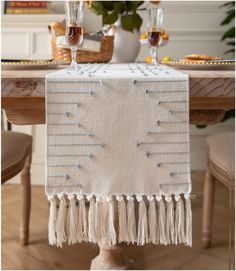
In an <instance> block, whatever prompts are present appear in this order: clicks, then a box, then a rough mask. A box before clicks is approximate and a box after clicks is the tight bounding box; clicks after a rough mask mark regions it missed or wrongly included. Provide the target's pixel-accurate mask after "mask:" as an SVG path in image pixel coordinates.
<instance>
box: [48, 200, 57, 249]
mask: <svg viewBox="0 0 236 271" xmlns="http://www.w3.org/2000/svg"><path fill="white" fill-rule="evenodd" d="M48 200H49V201H50V211H49V221H48V242H49V245H52V246H53V245H56V244H57V236H56V220H57V199H56V198H55V197H48Z"/></svg>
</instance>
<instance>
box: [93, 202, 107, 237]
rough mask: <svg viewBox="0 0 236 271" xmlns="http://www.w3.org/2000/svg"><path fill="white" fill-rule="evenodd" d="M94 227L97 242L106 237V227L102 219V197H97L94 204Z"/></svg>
mask: <svg viewBox="0 0 236 271" xmlns="http://www.w3.org/2000/svg"><path fill="white" fill-rule="evenodd" d="M95 212H96V213H95V228H96V236H97V242H99V241H101V240H102V239H105V238H106V227H105V223H104V219H103V202H102V198H99V197H97V199H96V206H95Z"/></svg>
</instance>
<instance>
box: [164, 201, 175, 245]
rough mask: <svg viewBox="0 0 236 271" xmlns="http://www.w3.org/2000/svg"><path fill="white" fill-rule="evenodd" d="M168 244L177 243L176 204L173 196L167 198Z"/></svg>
mask: <svg viewBox="0 0 236 271" xmlns="http://www.w3.org/2000/svg"><path fill="white" fill-rule="evenodd" d="M166 202H167V212H166V242H167V244H173V243H174V242H175V225H174V203H173V200H172V198H171V196H166Z"/></svg>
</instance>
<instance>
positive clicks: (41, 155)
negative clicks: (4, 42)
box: [2, 1, 234, 184]
mask: <svg viewBox="0 0 236 271" xmlns="http://www.w3.org/2000/svg"><path fill="white" fill-rule="evenodd" d="M221 4H222V2H218V1H203V2H202V1H195V2H193V1H187V2H179V1H171V2H170V1H168V2H166V1H165V2H164V3H163V2H162V4H161V5H162V6H163V8H164V12H165V29H166V30H167V32H168V33H169V35H170V41H169V44H168V45H167V46H166V47H163V48H160V50H159V55H160V57H163V56H167V55H168V56H171V57H173V58H175V59H179V58H182V57H183V56H184V55H186V54H189V53H207V54H213V55H218V56H223V57H225V56H224V52H225V51H226V49H227V47H226V45H225V43H224V42H221V41H220V39H221V36H222V34H223V32H224V30H225V28H222V27H221V26H220V22H221V21H222V19H223V17H224V10H223V9H220V8H219V6H220V5H221ZM57 5H58V8H61V4H60V3H57ZM55 6H56V5H55ZM141 15H142V17H143V19H144V22H143V26H142V29H141V30H142V31H145V26H146V23H145V22H146V18H145V13H144V12H142V13H141ZM42 16H43V15H42ZM45 16H47V15H45ZM37 18H38V20H39V22H38V23H37V21H35V20H36V19H34V24H30V23H29V21H27V23H25V24H24V21H22V22H21V23H20V22H19V21H18V23H17V26H14V22H12V21H11V18H9V17H7V18H6V20H5V21H4V18H3V21H2V31H5V32H7V27H9V25H11V26H14V27H21V29H24V31H27V29H30V27H32V25H34V29H36V25H37V24H38V25H40V31H41V32H40V33H41V40H40V41H39V42H41V43H42V42H44V41H43V39H44V37H46V38H45V42H46V39H47V42H48V41H49V40H50V39H49V38H48V36H47V35H48V32H47V25H48V24H49V23H50V21H52V20H53V18H54V20H58V19H62V18H63V15H55V17H53V15H50V16H49V17H47V18H46V17H44V18H41V19H40V17H37ZM85 18H86V21H85V27H86V29H87V30H88V31H97V30H99V29H100V28H101V18H100V17H97V16H96V15H94V14H91V12H89V11H86V14H85ZM18 20H20V19H19V17H18ZM40 20H41V23H40ZM44 26H45V29H44ZM4 29H5V30H4ZM15 31H18V30H17V29H15ZM19 31H20V29H19ZM3 38H4V36H3ZM8 46H9V45H8ZM48 46H49V45H48ZM40 48H43V46H42V44H41V46H40ZM17 50H19V48H17ZM47 50H48V48H47ZM47 52H48V51H47ZM41 53H42V51H41ZM147 53H148V48H147V47H145V46H143V47H142V48H141V51H140V54H139V57H138V59H139V60H144V59H145V56H146V55H147ZM47 54H48V53H45V55H47ZM228 57H230V56H228ZM13 129H14V130H17V131H22V132H26V133H29V134H31V135H33V139H34V143H33V161H32V171H31V172H32V183H33V184H43V183H44V162H45V149H44V146H45V141H44V139H45V136H44V133H45V127H44V126H43V125H36V126H15V125H14V126H13ZM233 130H234V121H233V120H230V121H227V122H224V123H221V124H218V125H214V126H209V127H207V128H205V129H198V128H196V127H195V126H191V129H190V131H191V168H192V170H204V168H205V165H206V160H205V155H206V148H205V142H206V137H207V136H208V135H210V134H214V133H219V132H222V131H233ZM18 181H19V178H18V177H16V178H14V179H13V182H18Z"/></svg>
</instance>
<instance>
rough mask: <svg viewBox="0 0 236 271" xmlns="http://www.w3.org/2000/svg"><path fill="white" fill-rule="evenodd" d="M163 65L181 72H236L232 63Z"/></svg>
mask: <svg viewBox="0 0 236 271" xmlns="http://www.w3.org/2000/svg"><path fill="white" fill-rule="evenodd" d="M162 64H165V65H169V66H172V67H174V68H177V69H180V70H209V71H210V70H218V71H220V70H223V71H225V70H235V63H232V62H219V63H207V62H205V61H202V62H192V61H191V62H188V61H186V62H185V61H168V62H162Z"/></svg>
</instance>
